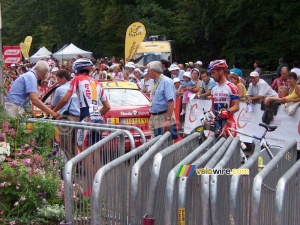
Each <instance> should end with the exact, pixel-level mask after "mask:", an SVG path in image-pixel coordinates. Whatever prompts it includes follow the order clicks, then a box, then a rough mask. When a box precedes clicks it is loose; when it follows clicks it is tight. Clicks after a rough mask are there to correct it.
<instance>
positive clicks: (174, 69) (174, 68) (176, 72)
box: [169, 63, 184, 82]
mask: <svg viewBox="0 0 300 225" xmlns="http://www.w3.org/2000/svg"><path fill="white" fill-rule="evenodd" d="M169 71H170V72H171V77H172V79H174V78H175V77H177V78H179V80H180V81H181V82H182V81H183V80H184V79H183V73H184V70H181V69H179V67H178V65H176V64H174V63H173V64H172V65H171V66H170V68H169Z"/></svg>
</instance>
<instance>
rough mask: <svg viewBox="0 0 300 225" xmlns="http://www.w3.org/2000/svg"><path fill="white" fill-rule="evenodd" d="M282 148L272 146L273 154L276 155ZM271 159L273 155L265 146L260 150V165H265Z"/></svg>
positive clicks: (261, 166) (260, 166)
mask: <svg viewBox="0 0 300 225" xmlns="http://www.w3.org/2000/svg"><path fill="white" fill-rule="evenodd" d="M281 149H282V147H280V146H275V145H272V146H270V152H271V153H272V154H273V156H274V157H275V156H276V155H277V154H278V152H279V151H280V150H281ZM271 160H272V156H271V155H270V154H269V152H268V150H267V149H266V147H264V148H263V149H262V150H261V151H260V156H259V157H258V167H259V168H263V167H265V166H266V165H267V164H268V163H269V162H270V161H271Z"/></svg>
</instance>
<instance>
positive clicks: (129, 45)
mask: <svg viewBox="0 0 300 225" xmlns="http://www.w3.org/2000/svg"><path fill="white" fill-rule="evenodd" d="M145 36H146V28H145V26H144V25H143V24H142V23H140V22H135V23H132V24H131V25H130V26H129V27H128V28H127V31H126V38H125V63H128V62H129V60H130V59H132V58H133V57H134V56H135V54H136V51H137V50H138V48H139V46H140V45H141V43H142V42H143V40H144V38H145Z"/></svg>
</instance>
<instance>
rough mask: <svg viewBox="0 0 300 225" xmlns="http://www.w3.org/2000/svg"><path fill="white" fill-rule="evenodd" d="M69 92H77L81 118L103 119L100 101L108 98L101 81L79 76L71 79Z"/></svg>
mask: <svg viewBox="0 0 300 225" xmlns="http://www.w3.org/2000/svg"><path fill="white" fill-rule="evenodd" d="M68 92H70V93H74V92H76V94H77V96H78V101H79V107H80V118H81V119H82V118H85V117H89V118H90V119H91V120H98V119H102V116H101V114H100V104H99V103H100V101H105V100H106V95H105V92H104V90H103V87H102V84H101V83H99V82H98V81H97V80H95V79H94V78H92V77H89V76H85V75H81V76H77V77H74V79H73V80H72V81H71V84H70V88H69V90H68Z"/></svg>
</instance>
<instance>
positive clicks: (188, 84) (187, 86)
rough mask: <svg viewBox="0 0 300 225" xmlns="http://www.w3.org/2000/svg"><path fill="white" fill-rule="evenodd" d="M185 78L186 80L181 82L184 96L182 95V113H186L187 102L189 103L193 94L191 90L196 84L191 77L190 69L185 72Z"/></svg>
mask: <svg viewBox="0 0 300 225" xmlns="http://www.w3.org/2000/svg"><path fill="white" fill-rule="evenodd" d="M183 79H184V81H183V82H182V83H181V89H182V90H183V97H182V111H181V113H180V115H184V114H185V108H186V104H187V103H188V101H189V97H190V96H191V94H193V92H192V91H191V90H192V88H193V87H194V86H195V83H194V82H192V79H191V72H188V71H186V72H184V74H183Z"/></svg>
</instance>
